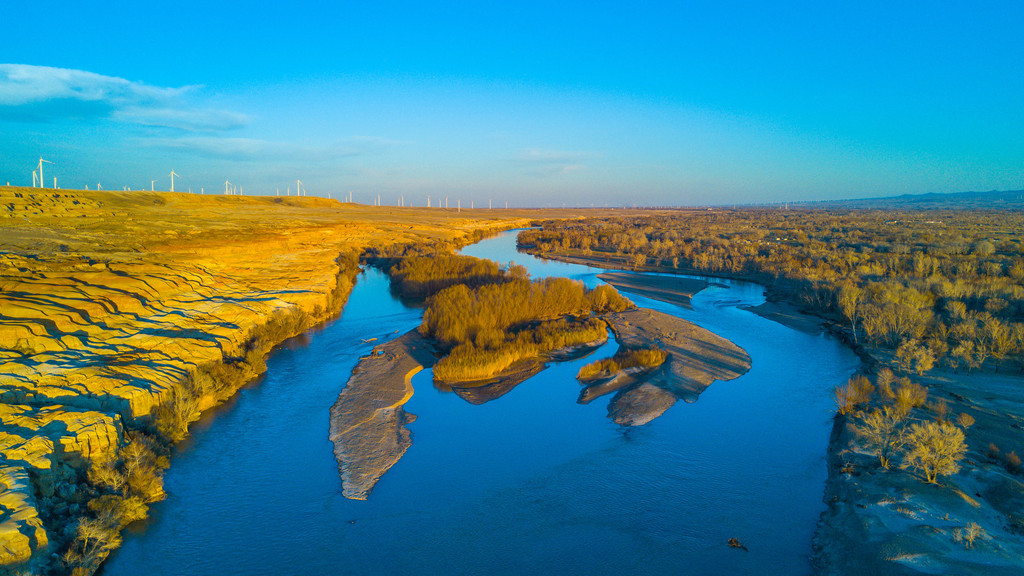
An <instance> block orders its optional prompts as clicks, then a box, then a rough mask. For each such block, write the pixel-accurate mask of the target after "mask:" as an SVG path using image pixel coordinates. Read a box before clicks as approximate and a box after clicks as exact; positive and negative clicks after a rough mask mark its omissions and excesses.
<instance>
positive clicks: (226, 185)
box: [224, 180, 231, 196]
mask: <svg viewBox="0 0 1024 576" xmlns="http://www.w3.org/2000/svg"><path fill="white" fill-rule="evenodd" d="M230 193H231V182H229V181H227V180H225V181H224V195H225V196H227V195H228V194H230Z"/></svg>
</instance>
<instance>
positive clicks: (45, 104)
mask: <svg viewBox="0 0 1024 576" xmlns="http://www.w3.org/2000/svg"><path fill="white" fill-rule="evenodd" d="M199 90H200V87H199V86H183V87H180V88H165V87H160V86H150V85H148V84H143V83H141V82H133V81H130V80H126V79H124V78H117V77H114V76H104V75H102V74H96V73H93V72H87V71H85V70H72V69H68V68H52V67H49V66H31V65H27V64H0V116H2V117H4V118H7V119H12V120H19V121H26V122H50V121H54V120H58V119H61V118H80V117H100V118H111V119H114V120H117V121H120V122H127V123H132V124H143V125H147V126H163V127H169V128H179V129H182V130H192V131H204V130H228V129H231V128H237V127H240V126H244V125H245V124H247V123H248V119H247V118H246V117H245V116H244V115H242V114H238V113H235V112H230V111H226V110H215V109H211V108H203V107H197V106H194V105H192V104H191V103H190V102H189V100H190V98H189V97H190V96H192V95H195V94H196V93H197V92H199Z"/></svg>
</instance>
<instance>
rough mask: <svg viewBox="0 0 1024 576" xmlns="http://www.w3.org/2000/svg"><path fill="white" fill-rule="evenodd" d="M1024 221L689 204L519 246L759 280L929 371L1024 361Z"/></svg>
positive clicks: (541, 235)
mask: <svg viewBox="0 0 1024 576" xmlns="http://www.w3.org/2000/svg"><path fill="white" fill-rule="evenodd" d="M1021 230H1024V214H1021V213H999V212H970V211H945V212H944V211H929V212H880V211H854V210H851V211H845V212H841V213H840V212H826V211H814V210H785V211H784V210H740V211H701V212H696V211H689V212H682V211H681V212H678V213H675V214H659V215H654V216H644V217H622V218H604V219H594V220H587V221H583V222H579V221H575V222H570V223H566V222H551V223H546V224H545V225H544V226H543V229H542V230H526V231H523V232H521V233H520V234H519V244H520V246H521V247H523V248H525V249H527V250H528V251H531V252H534V253H538V254H542V255H543V254H558V255H562V256H569V257H574V256H575V257H583V258H597V259H603V260H605V261H606V262H607V263H609V264H613V265H619V266H623V267H631V268H634V269H655V270H674V271H680V272H691V273H708V274H718V275H727V276H739V277H750V278H753V279H756V280H759V281H762V282H765V283H766V284H768V285H769V286H771V287H772V289H773V290H775V291H776V292H777V293H782V294H783V295H786V296H788V297H791V298H793V299H795V300H798V301H801V302H802V303H803V304H805V305H806V306H807V307H808V308H809V309H811V310H812V311H814V312H816V313H818V314H821V315H823V316H826V317H831V318H833V319H835V320H836V321H837V323H839V324H841V325H845V326H846V327H847V330H848V332H849V333H850V335H851V337H852V338H853V339H855V340H857V341H864V342H866V343H867V344H869V345H872V346H877V347H880V348H886V349H891V350H893V351H894V352H895V357H894V358H895V361H896V362H897V363H898V364H899V365H900V366H901V367H903V368H904V369H906V370H908V371H915V372H918V373H923V372H925V371H927V370H929V369H931V368H932V367H933V366H934V365H935V364H936V363H938V362H942V363H944V364H946V365H947V366H949V367H951V368H953V369H958V368H966V369H975V368H979V367H980V366H982V364H984V363H985V362H986V360H988V359H990V358H994V359H996V360H1002V359H1004V358H1013V359H1015V360H1017V361H1018V362H1021V361H1024V323H1022V321H1024V286H1022V281H1024V238H1022V234H1021ZM1022 367H1024V366H1022ZM996 368H998V363H997V364H996Z"/></svg>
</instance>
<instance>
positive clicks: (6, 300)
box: [0, 187, 528, 566]
mask: <svg viewBox="0 0 1024 576" xmlns="http://www.w3.org/2000/svg"><path fill="white" fill-rule="evenodd" d="M526 223H528V220H527V218H526V217H525V215H523V214H515V213H511V212H502V211H493V212H491V211H486V210H477V211H475V212H473V211H467V210H463V211H461V213H458V212H457V211H456V210H454V209H452V210H442V209H414V208H402V209H396V208H386V207H370V206H360V205H353V204H342V203H339V202H337V201H331V200H326V199H322V198H296V197H288V198H276V197H243V196H212V195H211V196H201V195H194V194H168V193H145V192H125V193H120V192H88V191H64V190H40V189H32V188H13V187H0V401H2V402H3V404H0V458H2V462H0V566H12V565H18V564H22V563H25V562H27V561H29V560H30V559H35V560H33V563H35V562H39V561H46V558H47V557H49V555H50V553H51V552H54V553H59V552H60V550H59V549H54V546H55V544H54V541H55V538H54V534H56V533H57V532H54V531H58V532H59V530H61V529H62V526H61V525H59V523H67V522H69V521H72V520H73V519H74V518H75V515H76V513H75V511H74V510H75V509H77V508H76V507H75V506H68V502H69V501H70V500H69V499H73V498H72V497H71V496H68V494H67V493H68V491H70V490H73V486H72V488H69V487H68V486H69V485H73V484H74V483H75V482H81V481H83V480H84V477H85V471H86V470H87V469H88V468H89V467H90V466H91V465H92V464H94V463H97V462H101V461H106V460H112V459H116V457H117V450H118V447H119V446H121V445H123V444H124V442H125V436H126V429H142V428H145V427H146V426H150V425H151V424H152V420H153V416H154V413H156V412H157V411H158V410H159V409H160V407H161V406H166V405H168V402H170V401H171V400H172V399H171V398H170V396H171V395H172V393H173V390H174V389H175V387H177V388H178V389H179V390H180V388H181V385H182V383H183V382H184V381H187V380H188V379H189V378H192V377H194V376H195V375H196V373H197V372H198V371H200V370H202V369H206V368H209V367H210V366H216V365H218V364H231V365H235V366H242V367H247V368H246V370H248V372H246V371H245V370H241V369H240V368H239V369H238V370H239V371H238V374H239V375H240V376H242V377H244V378H243V380H245V379H248V378H251V377H253V376H255V375H256V372H257V371H258V370H260V369H261V368H260V364H261V362H262V359H261V358H256V359H255V360H254V359H253V358H252V356H253V355H254V354H255V355H257V356H262V355H264V354H265V352H266V351H268V350H269V349H270V347H271V346H273V345H274V344H276V343H277V342H279V341H280V340H281V339H283V338H285V337H288V336H291V335H293V333H294V332H296V331H301V330H302V329H304V328H307V327H309V326H312V325H314V324H317V323H319V322H322V321H324V320H325V319H327V318H329V317H330V316H332V315H334V314H336V313H337V311H338V310H339V309H340V306H341V305H342V304H343V303H344V300H345V298H347V295H348V291H349V289H350V288H351V282H352V274H353V273H354V272H355V271H356V270H355V268H354V262H355V259H356V258H357V257H358V255H359V254H360V253H362V251H363V250H365V249H366V248H368V247H371V246H380V245H383V244H388V243H405V242H424V241H438V242H451V241H459V240H462V239H464V238H465V237H466V236H467V235H469V234H471V233H474V232H477V231H482V230H487V229H493V228H508V227H511V226H522V225H525V224H526ZM273 318H278V319H280V318H288V319H289V323H284V324H282V323H280V322H279V324H281V325H283V326H285V328H286V329H287V330H286V331H290V332H291V333H283V332H281V330H282V329H283V328H282V329H279V330H277V331H276V332H271V333H269V334H270V335H268V333H267V331H266V330H264V331H263V332H261V329H265V328H266V326H267V325H268V322H269V321H270V320H271V319H273ZM261 339H262V340H261ZM266 339H273V340H276V341H271V342H267V341H263V340H266ZM247 354H248V357H247V356H246V355H247ZM242 360H246V361H248V362H242ZM233 392H234V389H230V390H218V391H211V392H209V393H205V394H203V395H202V397H200V398H198V399H196V406H194V407H195V408H197V409H199V410H201V409H205V408H208V407H210V406H212V405H214V404H216V403H218V402H220V401H222V400H223V399H224V398H225V396H227V395H230V394H231V393H233ZM197 416H198V414H197V413H187V414H185V415H184V416H182V417H183V418H185V420H186V421H185V423H186V424H187V420H188V419H194V418H195V417H197ZM40 498H41V499H42V500H40ZM62 501H63V504H61V502H62ZM41 504H45V506H42V507H41V506H40V505H41ZM48 522H49V523H50V524H48ZM55 523H57V524H55ZM48 532H49V533H50V537H49V538H48V537H47V533H48ZM40 559H42V560H40ZM33 565H35V564H33Z"/></svg>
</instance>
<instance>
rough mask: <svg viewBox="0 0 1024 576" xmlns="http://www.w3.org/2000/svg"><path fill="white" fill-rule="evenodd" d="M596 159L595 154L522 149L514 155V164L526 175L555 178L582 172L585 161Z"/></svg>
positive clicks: (577, 151)
mask: <svg viewBox="0 0 1024 576" xmlns="http://www.w3.org/2000/svg"><path fill="white" fill-rule="evenodd" d="M598 157H600V154H598V153H596V152H586V151H579V150H576V151H573V150H545V149H540V148H523V149H521V150H519V152H518V153H517V154H516V156H515V158H514V162H515V163H516V164H519V165H520V166H521V167H522V169H523V171H524V172H526V173H527V174H532V175H534V176H556V175H559V174H568V173H570V172H575V171H577V170H582V169H583V168H584V167H585V166H586V161H587V160H590V159H593V158H598Z"/></svg>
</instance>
